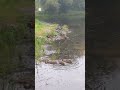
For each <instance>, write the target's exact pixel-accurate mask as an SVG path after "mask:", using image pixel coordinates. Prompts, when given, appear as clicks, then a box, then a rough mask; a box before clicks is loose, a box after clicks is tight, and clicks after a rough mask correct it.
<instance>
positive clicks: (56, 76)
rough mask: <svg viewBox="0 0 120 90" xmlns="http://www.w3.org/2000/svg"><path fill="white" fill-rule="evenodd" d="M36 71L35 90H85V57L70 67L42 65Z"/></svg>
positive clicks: (77, 59) (78, 59)
mask: <svg viewBox="0 0 120 90" xmlns="http://www.w3.org/2000/svg"><path fill="white" fill-rule="evenodd" d="M35 71H36V72H35V74H36V75H35V79H36V81H35V84H36V88H35V90H85V56H81V57H79V58H76V62H74V63H73V64H72V65H70V66H58V65H45V64H44V63H41V64H39V65H37V66H36V70H35Z"/></svg>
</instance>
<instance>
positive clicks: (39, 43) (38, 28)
mask: <svg viewBox="0 0 120 90" xmlns="http://www.w3.org/2000/svg"><path fill="white" fill-rule="evenodd" d="M57 26H58V24H48V23H45V22H40V21H39V20H35V58H36V59H37V58H39V57H40V56H42V55H43V54H44V48H43V45H45V43H46V42H47V36H54V35H57V33H56V31H55V30H56V28H57Z"/></svg>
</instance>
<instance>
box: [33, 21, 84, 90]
mask: <svg viewBox="0 0 120 90" xmlns="http://www.w3.org/2000/svg"><path fill="white" fill-rule="evenodd" d="M62 24H67V25H68V26H69V29H70V31H71V33H69V34H68V35H67V36H68V37H69V38H68V39H66V40H59V41H56V42H54V43H53V44H47V45H45V47H46V49H45V56H43V57H41V58H49V59H71V60H72V62H73V63H72V64H66V65H65V66H62V65H58V64H56V65H52V64H45V63H39V64H37V65H36V66H35V90H85V27H84V25H85V24H84V19H82V20H80V21H78V20H74V21H72V22H71V23H70V22H67V21H66V22H65V23H62Z"/></svg>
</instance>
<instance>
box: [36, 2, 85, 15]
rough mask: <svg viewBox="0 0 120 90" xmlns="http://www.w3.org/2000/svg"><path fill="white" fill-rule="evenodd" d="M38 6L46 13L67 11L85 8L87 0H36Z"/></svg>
mask: <svg viewBox="0 0 120 90" xmlns="http://www.w3.org/2000/svg"><path fill="white" fill-rule="evenodd" d="M35 3H36V7H37V8H38V7H40V8H42V10H43V12H45V13H49V14H50V13H52V14H53V13H67V12H68V11H69V10H73V11H74V10H79V11H81V10H84V9H85V0H36V2H35Z"/></svg>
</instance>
